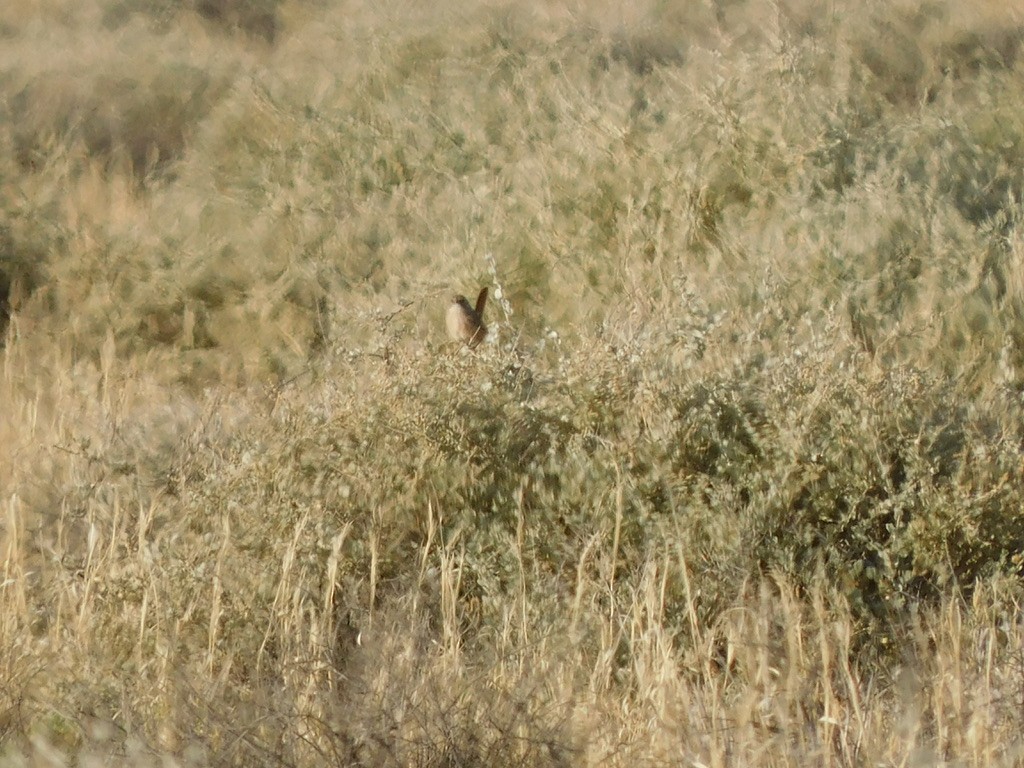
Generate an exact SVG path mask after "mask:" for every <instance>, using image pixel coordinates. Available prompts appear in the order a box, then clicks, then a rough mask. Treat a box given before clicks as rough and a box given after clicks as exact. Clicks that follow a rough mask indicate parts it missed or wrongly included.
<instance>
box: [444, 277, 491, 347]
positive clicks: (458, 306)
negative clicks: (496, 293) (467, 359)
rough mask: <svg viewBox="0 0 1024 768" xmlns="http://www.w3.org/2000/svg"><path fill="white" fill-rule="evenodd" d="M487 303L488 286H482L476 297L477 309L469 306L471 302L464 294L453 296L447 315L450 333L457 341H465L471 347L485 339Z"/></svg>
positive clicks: (446, 319)
mask: <svg viewBox="0 0 1024 768" xmlns="http://www.w3.org/2000/svg"><path fill="white" fill-rule="evenodd" d="M486 303H487V289H486V288H481V289H480V295H479V296H477V297H476V309H474V308H473V307H471V306H469V302H468V301H466V297H465V296H463V295H462V294H459V295H458V296H456V297H455V298H453V299H452V303H451V305H450V306H449V307H448V314H447V315H446V316H445V322H446V323H447V325H448V335H449V336H451V337H452V338H453V339H455V340H456V341H461V342H464V343H465V344H466V345H467V346H468V347H469V348H470V349H472V348H473V347H475V346H476V345H477V344H479V343H480V342H481V341H483V340H484V337H485V336H486V335H487V326H486V325H484V305H485V304H486Z"/></svg>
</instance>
